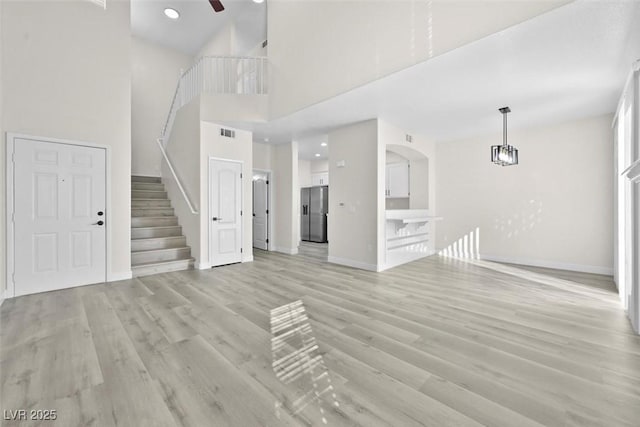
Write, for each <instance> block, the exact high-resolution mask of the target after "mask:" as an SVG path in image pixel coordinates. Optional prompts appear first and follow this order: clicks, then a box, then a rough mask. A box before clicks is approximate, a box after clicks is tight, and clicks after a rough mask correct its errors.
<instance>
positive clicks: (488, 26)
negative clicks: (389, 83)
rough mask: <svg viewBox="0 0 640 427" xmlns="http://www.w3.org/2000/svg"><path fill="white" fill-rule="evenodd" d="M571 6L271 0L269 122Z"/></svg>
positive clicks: (532, 1)
mask: <svg viewBox="0 0 640 427" xmlns="http://www.w3.org/2000/svg"><path fill="white" fill-rule="evenodd" d="M567 2H568V0H558V1H535V0H530V1H527V0H523V1H517V2H516V1H491V2H487V1H456V2H454V1H447V2H445V1H433V2H431V1H423V2H419V1H404V0H398V1H325V0H306V1H296V2H293V1H289V0H272V1H270V2H269V7H268V11H267V13H268V22H269V25H268V40H269V62H270V78H269V87H270V88H271V91H270V92H271V97H270V102H271V116H272V117H281V116H284V115H286V114H289V113H292V112H294V111H297V110H299V109H301V108H303V107H306V106H309V105H311V104H314V103H317V102H319V101H321V100H323V99H328V98H331V97H333V96H335V95H337V94H340V93H343V92H346V91H347V90H349V89H352V88H354V87H357V86H360V85H362V84H364V83H367V82H370V81H373V80H375V79H377V78H380V77H382V76H385V75H387V74H389V73H392V72H394V71H398V70H401V69H403V68H406V67H409V66H411V65H413V64H416V63H418V62H421V61H424V60H426V59H429V58H431V57H433V56H436V55H440V54H442V53H444V52H447V51H449V50H452V49H455V48H456V47H460V46H462V45H464V44H467V43H469V42H471V41H474V40H477V39H479V38H481V37H484V36H487V35H489V34H492V33H495V32H497V31H499V30H502V29H505V28H507V27H509V26H512V25H515V24H517V23H520V22H522V21H524V20H527V19H529V18H531V17H533V16H536V15H539V14H541V13H543V12H545V11H548V10H550V9H552V8H555V7H557V6H558V5H561V4H564V3H567ZM311 76H312V78H311Z"/></svg>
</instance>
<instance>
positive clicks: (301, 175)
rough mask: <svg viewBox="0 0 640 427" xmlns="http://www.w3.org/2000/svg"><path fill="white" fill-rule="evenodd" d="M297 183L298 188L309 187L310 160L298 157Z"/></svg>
mask: <svg viewBox="0 0 640 427" xmlns="http://www.w3.org/2000/svg"><path fill="white" fill-rule="evenodd" d="M298 185H299V186H300V188H302V187H311V162H310V161H309V160H304V159H298ZM298 210H299V207H298Z"/></svg>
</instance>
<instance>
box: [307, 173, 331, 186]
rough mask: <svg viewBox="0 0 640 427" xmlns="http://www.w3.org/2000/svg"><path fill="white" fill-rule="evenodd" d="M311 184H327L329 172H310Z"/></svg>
mask: <svg viewBox="0 0 640 427" xmlns="http://www.w3.org/2000/svg"><path fill="white" fill-rule="evenodd" d="M311 185H329V172H321V173H314V174H312V175H311Z"/></svg>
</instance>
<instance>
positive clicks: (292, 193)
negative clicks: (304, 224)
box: [272, 141, 300, 254]
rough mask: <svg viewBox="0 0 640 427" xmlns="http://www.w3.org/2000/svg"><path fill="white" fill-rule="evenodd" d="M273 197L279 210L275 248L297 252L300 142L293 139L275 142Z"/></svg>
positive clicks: (290, 252)
mask: <svg viewBox="0 0 640 427" xmlns="http://www.w3.org/2000/svg"><path fill="white" fill-rule="evenodd" d="M272 165H273V182H274V187H273V189H272V191H273V194H272V195H273V199H274V210H275V212H276V214H275V216H276V218H275V224H274V227H273V239H274V248H275V250H276V251H278V252H284V253H288V254H295V253H297V252H298V241H299V237H298V236H299V234H300V230H299V228H300V227H299V226H298V224H299V220H298V218H297V215H298V205H299V204H300V187H299V185H298V144H297V143H296V142H295V141H293V142H289V143H285V144H278V145H275V146H273V151H272Z"/></svg>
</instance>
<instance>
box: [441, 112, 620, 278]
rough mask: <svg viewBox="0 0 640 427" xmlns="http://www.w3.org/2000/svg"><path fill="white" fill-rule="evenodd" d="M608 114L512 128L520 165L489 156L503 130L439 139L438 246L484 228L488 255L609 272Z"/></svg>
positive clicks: (482, 252)
mask: <svg viewBox="0 0 640 427" xmlns="http://www.w3.org/2000/svg"><path fill="white" fill-rule="evenodd" d="M611 119H612V117H611V116H610V115H605V116H600V117H594V118H589V119H583V120H579V121H573V122H568V123H563V124H560V125H555V126H549V127H544V128H533V129H528V130H520V131H514V132H510V133H509V141H510V143H511V144H513V145H515V146H516V147H517V148H518V150H519V157H520V164H519V165H517V166H509V167H500V166H497V165H494V164H492V163H491V162H490V160H489V158H490V157H489V154H490V146H491V145H493V144H499V143H501V139H502V136H501V135H500V134H495V135H489V136H485V137H478V138H473V139H468V140H464V141H457V142H443V143H439V144H437V156H438V164H439V167H438V170H437V200H438V215H440V216H442V217H444V219H443V221H441V222H440V223H439V224H438V227H439V232H438V234H437V246H438V248H440V249H441V248H445V247H447V246H448V245H451V244H452V243H454V242H455V241H457V240H458V239H459V238H461V237H463V236H464V235H466V234H468V233H469V232H471V231H473V230H475V228H476V227H479V229H480V251H479V252H480V255H481V256H482V257H485V258H487V259H495V260H499V261H506V262H513V263H521V264H531V265H542V266H547V267H555V268H564V269H571V270H580V271H588V272H597V273H606V274H611V273H612V267H613V258H612V257H613V236H612V233H613V232H612V230H613V208H612V200H613V193H612V191H613V180H612V177H613V169H612V168H613V166H612V165H613V157H612V156H613V154H612V152H613V149H612V147H613V142H612V140H613V136H612V130H611Z"/></svg>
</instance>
